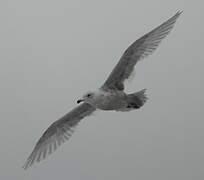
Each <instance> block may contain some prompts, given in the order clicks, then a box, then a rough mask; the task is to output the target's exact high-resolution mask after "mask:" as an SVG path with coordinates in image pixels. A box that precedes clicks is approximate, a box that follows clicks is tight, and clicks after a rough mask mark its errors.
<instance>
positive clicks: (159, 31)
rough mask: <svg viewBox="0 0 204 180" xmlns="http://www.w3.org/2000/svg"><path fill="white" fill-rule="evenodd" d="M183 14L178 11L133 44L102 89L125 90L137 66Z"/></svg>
mask: <svg viewBox="0 0 204 180" xmlns="http://www.w3.org/2000/svg"><path fill="white" fill-rule="evenodd" d="M181 13H182V12H181V11H178V12H177V13H176V14H175V15H174V16H173V17H171V18H170V19H168V20H167V21H165V22H164V23H163V24H161V25H160V26H158V27H157V28H155V29H153V30H152V31H150V32H149V33H147V34H145V35H144V36H142V37H141V38H140V39H138V40H136V41H135V42H134V43H133V44H131V45H130V46H129V47H128V48H127V50H126V51H125V52H124V54H123V55H122V57H121V58H120V60H119V62H118V63H117V65H116V66H115V68H114V69H113V71H112V72H111V74H110V76H109V77H108V79H107V80H106V81H105V83H104V85H103V86H102V88H103V89H119V90H124V80H126V79H128V77H129V76H130V75H131V73H132V71H133V69H134V66H135V64H136V63H137V62H138V61H139V60H141V59H143V58H144V57H146V56H148V55H150V54H152V53H153V52H154V50H155V49H156V48H157V46H158V45H159V44H160V42H161V41H162V39H164V38H165V37H166V36H167V35H168V33H169V32H170V31H171V30H172V28H173V26H174V24H175V22H176V20H177V18H178V17H179V16H180V14H181Z"/></svg>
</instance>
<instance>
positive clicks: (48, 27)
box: [0, 0, 204, 180]
mask: <svg viewBox="0 0 204 180" xmlns="http://www.w3.org/2000/svg"><path fill="white" fill-rule="evenodd" d="M177 10H183V11H184V13H183V14H182V16H181V17H180V18H179V19H178V22H177V23H176V25H175V27H174V29H173V31H172V32H171V33H170V35H169V36H168V37H167V38H166V39H165V40H164V41H163V42H162V43H161V45H160V46H159V48H158V49H157V50H156V52H155V53H154V54H153V55H151V56H149V57H148V58H146V59H145V60H143V61H142V62H140V63H138V64H137V66H136V75H135V77H134V79H133V80H132V82H131V83H128V85H127V89H126V91H127V92H135V91H137V90H141V89H143V88H147V94H148V97H149V101H148V102H147V103H146V105H145V106H144V107H143V108H142V109H140V110H139V111H132V112H129V113H119V112H97V113H96V114H95V115H93V116H90V117H89V118H86V119H84V120H83V121H82V122H81V123H80V125H79V126H78V128H77V131H76V132H75V133H74V134H73V136H72V138H71V139H70V140H69V142H67V143H66V144H64V145H63V146H62V147H60V148H59V149H58V150H57V151H56V152H55V153H54V154H52V155H51V156H50V157H49V158H47V159H46V160H45V161H43V162H42V163H40V164H36V165H35V166H33V167H32V168H31V169H29V170H28V171H24V170H23V169H22V168H21V167H22V165H23V163H24V162H25V160H26V158H27V156H28V155H29V153H30V151H31V150H32V148H33V146H34V145H35V143H36V141H37V140H38V138H39V137H40V136H41V135H42V133H43V131H44V130H45V129H46V128H47V127H48V126H49V125H50V124H51V123H52V122H53V121H55V120H57V119H58V118H59V117H61V116H62V115H64V114H65V113H66V112H68V111H69V110H71V109H72V108H73V107H74V106H76V105H77V104H76V100H77V99H78V98H79V97H81V95H82V94H83V93H84V92H86V91H87V90H91V89H95V88H97V87H99V86H100V85H101V84H102V83H103V82H104V81H105V79H106V78H107V76H108V75H109V73H110V71H111V70H112V68H113V67H114V65H115V64H116V63H117V62H118V60H119V58H120V56H121V55H122V53H123V51H124V50H125V49H126V48H127V47H128V46H129V45H130V44H131V43H132V42H133V41H135V40H136V39H137V38H139V37H140V36H141V35H143V34H145V33H147V32H148V31H149V30H152V29H153V28H154V27H156V26H158V25H159V24H161V23H162V22H163V21H165V20H167V19H168V18H169V17H171V16H172V15H173V14H174V13H175V12H176V11H177ZM203 18H204V12H203V2H202V1H198V0H197V1H192V2H187V1H184V0H179V1H178V0H172V1H164V0H157V1H154V2H153V1H151V2H150V1H76V0H75V1H68V0H66V1H62V0H59V1H48V0H35V1H25V0H19V1H14V0H7V1H1V2H0V22H1V28H0V39H1V41H0V49H1V53H0V58H1V60H0V82H1V86H0V87H1V94H0V99H1V101H0V106H1V109H0V117H1V127H0V140H1V149H0V154H1V162H0V172H1V173H0V178H1V179H4V180H10V179H22V180H24V179H25V180H27V179H33V180H34V179H36V178H38V179H39V180H41V179H43V180H44V179H56V178H57V179H60V180H61V179H72V180H81V179H83V180H92V179H93V180H95V179H97V180H104V179H106V180H108V179H111V180H115V179H117V180H123V179H140V180H146V179H152V180H164V179H165V180H167V179H169V180H170V179H171V180H172V179H174V180H192V179H199V180H200V179H203V178H204V172H203V167H204V153H203V152H204V144H203V137H204V123H203V115H204V113H203V111H202V109H203V107H204V97H203V95H202V93H203V91H204V86H203V81H204V78H203V77H204V76H203V66H204V63H203V57H202V50H203V49H202V48H203V32H204V26H203V24H202V21H203ZM93 67H94V68H93ZM93 75H94V78H93Z"/></svg>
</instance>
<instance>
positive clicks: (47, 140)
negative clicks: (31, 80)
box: [23, 103, 95, 169]
mask: <svg viewBox="0 0 204 180" xmlns="http://www.w3.org/2000/svg"><path fill="white" fill-rule="evenodd" d="M94 110H95V108H94V107H92V106H91V105H89V104H87V103H83V104H81V105H79V106H78V107H76V108H74V109H73V110H72V111H70V112H69V113H68V114H66V115H65V116H64V117H62V118H61V119H59V120H58V121H56V122H54V123H53V124H52V125H51V126H50V127H49V128H48V129H47V130H46V131H45V132H44V134H43V135H42V136H41V138H40V139H39V141H38V142H37V144H36V145H35V147H34V150H33V152H32V153H31V154H30V156H29V157H28V159H27V161H26V163H25V164H24V166H23V168H24V169H27V168H28V167H30V166H32V165H33V163H34V162H39V161H41V160H43V159H45V158H46V157H47V156H48V155H50V154H51V153H52V152H54V151H55V150H56V149H57V147H59V146H60V145H61V144H62V143H64V142H65V140H68V139H69V137H70V136H71V135H72V133H73V132H74V130H73V129H74V127H75V126H76V125H77V124H78V123H79V121H80V120H81V119H82V118H84V117H85V116H88V115H90V114H91V113H92V112H93V111H94Z"/></svg>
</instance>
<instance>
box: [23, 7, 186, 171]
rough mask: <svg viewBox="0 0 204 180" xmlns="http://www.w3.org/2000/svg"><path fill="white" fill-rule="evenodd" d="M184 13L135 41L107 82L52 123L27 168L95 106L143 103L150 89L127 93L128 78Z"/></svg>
mask: <svg viewBox="0 0 204 180" xmlns="http://www.w3.org/2000/svg"><path fill="white" fill-rule="evenodd" d="M181 13H182V11H178V12H177V13H176V14H175V15H174V16H172V17H171V18H170V19H168V20H167V21H165V22H164V23H162V24H161V25H160V26H158V27H156V28H155V29H153V30H152V31H150V32H149V33H147V34H145V35H144V36H142V37H141V38H139V39H138V40H136V41H135V42H134V43H133V44H131V45H130V46H129V47H128V48H127V50H126V51H125V52H124V53H123V55H122V56H121V58H120V60H119V62H118V63H117V64H116V66H115V67H114V69H113V71H112V72H111V74H110V75H109V77H108V78H107V80H106V81H105V83H104V84H103V85H102V86H101V87H100V88H98V89H97V90H95V91H89V92H88V93H86V94H84V95H83V96H82V98H80V99H79V100H78V101H77V103H78V104H79V103H81V104H79V105H78V106H77V107H75V108H74V109H73V110H71V111H70V112H69V113H67V114H66V115H65V116H63V117H62V118H60V119H59V120H57V121H55V122H54V123H53V124H51V125H50V126H49V127H48V129H47V130H46V131H45V132H44V134H43V135H42V136H41V138H40V139H39V140H38V142H37V143H36V145H35V147H34V149H33V151H32V153H31V154H30V156H29V157H28V158H27V160H26V162H25V164H24V166H23V168H24V169H27V168H28V167H30V166H32V165H33V164H34V163H35V162H39V161H41V160H43V159H45V158H46V157H47V156H48V155H50V154H51V153H52V152H54V151H55V150H56V149H57V147H59V146H60V145H61V144H63V143H64V142H65V141H66V140H68V139H69V138H70V136H71V135H72V133H73V132H74V128H75V127H76V125H77V124H78V123H79V122H80V121H81V120H82V119H83V118H84V117H86V116H89V115H91V114H92V113H93V112H94V111H95V110H97V109H99V110H107V111H108V110H109V111H110V110H115V111H122V112H129V111H132V110H136V109H139V108H140V107H142V106H143V105H144V103H145V102H146V100H147V96H146V94H145V91H146V89H143V90H140V91H138V92H136V93H131V94H126V93H125V92H124V81H125V80H126V79H128V78H129V77H130V75H131V74H132V72H133V70H134V66H135V64H136V63H137V62H138V61H140V60H142V59H143V58H144V57H146V56H148V55H150V54H152V53H153V52H154V50H155V49H156V48H157V47H158V45H159V44H160V42H161V41H162V39H164V38H165V37H166V36H167V35H168V34H169V32H170V31H171V30H172V28H173V26H174V24H175V22H176V20H177V19H178V17H179V16H180V14H181Z"/></svg>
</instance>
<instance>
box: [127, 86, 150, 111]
mask: <svg viewBox="0 0 204 180" xmlns="http://www.w3.org/2000/svg"><path fill="white" fill-rule="evenodd" d="M145 92H146V89H142V90H141V91H139V92H136V93H132V94H128V95H127V101H128V106H127V108H128V109H129V108H130V109H139V108H140V107H142V106H143V105H144V104H145V102H146V101H147V99H148V98H147V96H146V94H145Z"/></svg>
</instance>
